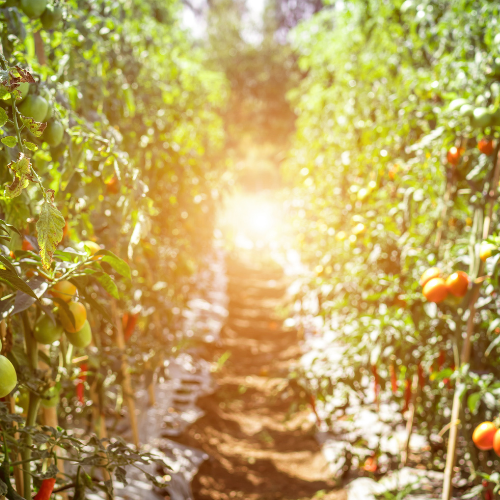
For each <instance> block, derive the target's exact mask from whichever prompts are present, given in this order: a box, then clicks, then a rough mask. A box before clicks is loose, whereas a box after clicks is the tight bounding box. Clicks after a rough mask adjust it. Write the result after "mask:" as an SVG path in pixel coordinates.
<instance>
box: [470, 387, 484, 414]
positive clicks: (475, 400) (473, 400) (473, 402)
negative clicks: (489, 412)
mask: <svg viewBox="0 0 500 500" xmlns="http://www.w3.org/2000/svg"><path fill="white" fill-rule="evenodd" d="M480 401H481V393H480V392H475V393H474V394H471V395H470V396H469V397H468V398H467V406H468V407H469V410H470V412H471V413H474V414H475V413H476V411H477V407H478V405H479V402H480Z"/></svg>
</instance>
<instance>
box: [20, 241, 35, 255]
mask: <svg viewBox="0 0 500 500" xmlns="http://www.w3.org/2000/svg"><path fill="white" fill-rule="evenodd" d="M21 248H22V249H23V250H25V251H26V252H28V251H30V250H34V248H33V245H32V244H31V243H30V242H29V241H28V240H24V239H23V243H22V247H21Z"/></svg>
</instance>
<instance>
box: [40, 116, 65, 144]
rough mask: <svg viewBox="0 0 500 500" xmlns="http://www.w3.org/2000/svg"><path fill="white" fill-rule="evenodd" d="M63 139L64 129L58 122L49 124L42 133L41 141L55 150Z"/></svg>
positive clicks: (54, 121)
mask: <svg viewBox="0 0 500 500" xmlns="http://www.w3.org/2000/svg"><path fill="white" fill-rule="evenodd" d="M63 137H64V127H63V124H62V123H61V122H60V121H59V120H53V121H51V122H49V124H48V125H47V128H46V129H45V130H44V131H43V135H42V138H43V140H44V141H45V142H46V143H47V144H48V145H49V146H51V147H53V148H55V147H56V146H59V144H61V141H62V140H63Z"/></svg>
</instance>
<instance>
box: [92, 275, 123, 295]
mask: <svg viewBox="0 0 500 500" xmlns="http://www.w3.org/2000/svg"><path fill="white" fill-rule="evenodd" d="M94 278H95V279H96V280H97V281H98V282H99V283H100V284H101V286H102V287H103V288H104V290H106V292H108V293H109V294H110V295H111V296H112V297H114V298H115V299H119V298H120V292H119V291H118V287H117V286H116V283H115V282H114V281H113V280H112V279H111V278H110V276H109V275H107V274H106V273H95V274H94Z"/></svg>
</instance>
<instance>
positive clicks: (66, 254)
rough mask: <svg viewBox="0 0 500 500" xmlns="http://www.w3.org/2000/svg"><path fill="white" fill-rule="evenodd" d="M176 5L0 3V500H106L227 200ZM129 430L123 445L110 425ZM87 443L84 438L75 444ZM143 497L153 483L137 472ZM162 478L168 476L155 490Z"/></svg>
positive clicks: (201, 86)
mask: <svg viewBox="0 0 500 500" xmlns="http://www.w3.org/2000/svg"><path fill="white" fill-rule="evenodd" d="M181 9H182V5H181V3H180V2H177V1H176V0H169V1H167V2H159V1H154V0H153V1H150V2H147V3H144V2H140V1H135V0H133V1H122V0H118V1H115V0H98V1H85V0H83V1H82V0H69V1H67V2H54V3H51V2H48V1H47V0H7V1H6V2H5V3H3V4H2V5H0V18H1V23H0V30H1V31H0V41H1V50H0V52H1V54H0V65H1V69H0V126H1V132H0V133H1V136H0V141H1V147H0V163H1V164H2V167H3V168H2V169H1V182H2V184H3V186H4V191H3V193H2V197H1V198H0V219H1V222H0V281H1V284H0V286H1V290H2V296H1V298H0V312H1V314H2V319H1V323H0V334H1V341H2V350H1V356H0V397H1V398H3V403H1V404H0V428H1V431H2V452H1V453H2V457H3V458H2V466H1V472H0V494H2V495H4V496H6V497H7V498H8V499H9V500H19V499H20V498H27V499H29V498H31V497H32V495H33V494H34V493H36V494H35V498H36V499H37V500H47V499H48V498H49V497H50V496H51V495H52V494H53V492H61V493H60V494H61V495H66V494H67V493H70V494H72V495H73V496H74V498H85V495H86V494H85V491H86V490H87V489H89V488H90V489H92V490H94V491H98V490H102V491H103V492H104V493H105V494H106V495H107V496H109V497H111V496H113V491H112V490H113V487H112V480H113V478H117V479H119V480H120V481H122V482H126V477H125V475H126V467H127V466H135V467H137V468H139V469H141V470H142V469H143V466H147V465H148V464H151V463H156V464H157V465H158V472H159V474H160V476H163V475H164V474H165V472H166V471H165V464H164V463H163V462H162V461H161V460H159V459H158V457H154V456H152V455H150V454H149V453H144V452H143V451H141V449H140V447H139V444H140V443H139V439H138V432H137V428H136V426H135V402H134V390H135V388H137V387H142V386H144V385H146V386H148V387H149V389H150V391H149V394H150V398H151V402H154V388H153V383H154V382H153V380H154V373H155V371H156V370H157V369H158V367H160V366H162V365H163V362H164V360H165V359H167V358H168V357H169V356H172V355H175V353H176V352H177V351H178V349H179V345H180V343H181V342H182V331H181V327H182V311H183V309H184V308H185V306H186V302H187V301H188V299H189V296H190V294H191V291H192V287H193V286H194V285H195V284H193V281H192V280H190V279H189V278H190V277H191V276H192V275H193V273H194V272H195V271H196V270H197V269H198V267H199V266H200V263H201V262H202V260H201V257H202V256H203V255H204V254H206V253H207V252H208V250H209V249H210V247H211V241H212V235H213V226H212V224H213V222H212V221H213V219H214V217H213V214H214V210H215V208H216V205H217V203H218V201H219V199H220V197H221V196H222V193H223V192H224V189H225V187H226V186H225V184H224V182H225V181H224V179H225V178H224V176H222V175H221V174H222V173H223V171H222V168H224V162H222V161H220V151H221V146H222V145H223V141H224V133H223V127H222V122H221V119H220V110H221V107H222V106H223V104H224V100H225V95H226V84H225V80H224V77H223V76H222V75H221V74H220V73H217V72H215V71H211V70H209V69H206V65H205V57H206V56H205V54H204V52H203V51H202V50H201V49H199V48H197V47H196V46H195V45H194V44H193V42H192V41H191V40H190V39H189V36H188V35H187V34H186V33H185V32H184V31H183V30H182V29H181V27H180V15H181ZM125 416H128V419H129V420H130V426H131V429H132V442H131V443H127V442H125V441H124V440H123V439H120V438H118V437H114V436H113V435H112V431H111V430H110V429H109V427H110V422H119V421H120V420H122V419H123V418H124V417H125ZM89 436H90V437H89ZM146 475H147V476H148V478H149V479H150V480H151V481H153V482H154V483H155V484H156V486H158V487H165V480H159V479H158V478H157V477H156V476H153V475H151V474H149V473H147V474H146ZM164 477H165V478H167V476H164Z"/></svg>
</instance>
